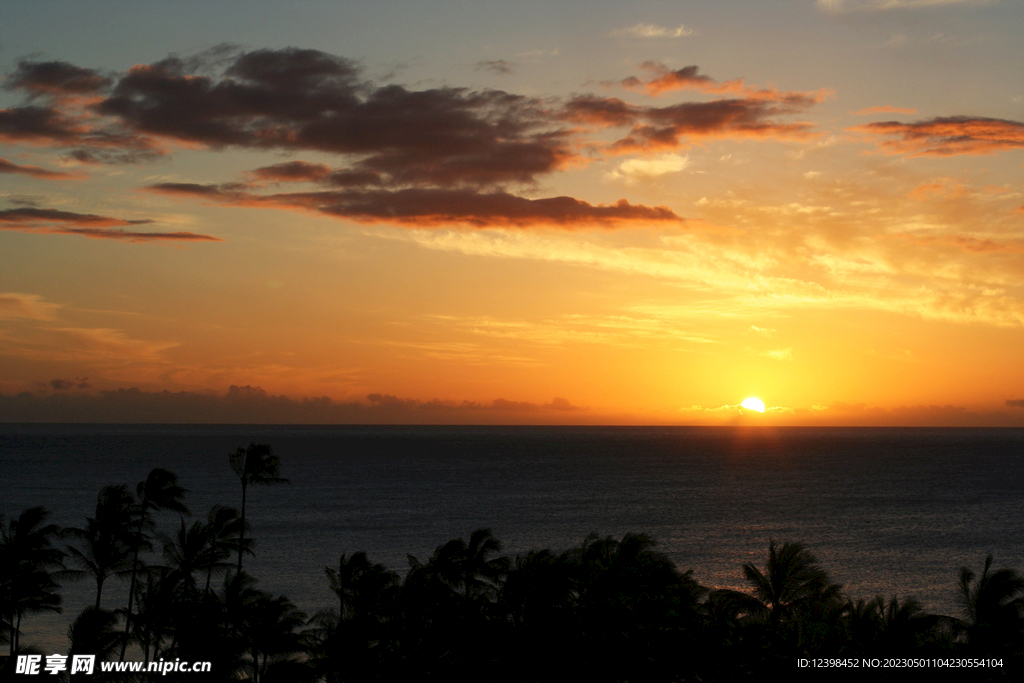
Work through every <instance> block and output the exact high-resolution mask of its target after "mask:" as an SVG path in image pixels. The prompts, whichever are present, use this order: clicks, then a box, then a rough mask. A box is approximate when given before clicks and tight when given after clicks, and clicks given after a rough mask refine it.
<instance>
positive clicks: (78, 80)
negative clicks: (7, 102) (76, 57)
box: [3, 60, 113, 97]
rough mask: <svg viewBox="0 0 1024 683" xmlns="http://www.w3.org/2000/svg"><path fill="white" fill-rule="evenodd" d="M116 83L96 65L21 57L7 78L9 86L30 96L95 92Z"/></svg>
mask: <svg viewBox="0 0 1024 683" xmlns="http://www.w3.org/2000/svg"><path fill="white" fill-rule="evenodd" d="M112 83H113V79H111V78H110V77H108V76H101V75H100V74H99V73H98V72H96V71H93V70H92V69H86V68H83V67H80V66H75V65H74V64H69V63H68V62H33V61H30V60H21V61H19V62H18V66H17V68H16V69H15V70H14V73H12V74H11V75H10V76H8V78H7V80H6V81H5V82H4V86H3V87H4V89H5V90H24V91H26V92H27V93H28V94H29V96H30V97H39V96H44V95H47V96H56V97H61V96H67V95H92V94H95V93H98V92H100V91H102V90H105V89H106V88H108V87H109V86H110V85H111V84H112Z"/></svg>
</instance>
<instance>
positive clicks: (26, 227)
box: [0, 208, 222, 242]
mask: <svg viewBox="0 0 1024 683" xmlns="http://www.w3.org/2000/svg"><path fill="white" fill-rule="evenodd" d="M152 222H153V221H152V220H149V219H141V220H125V219H121V218H111V217H109V216H97V215H95V214H86V213H75V212H73V211H60V210H58V209H37V208H19V209H5V210H2V211H0V230H20V231H23V232H38V233H44V234H53V235H80V236H82V237H91V238H93V239H114V240H123V241H127V242H151V241H167V240H172V241H185V242H195V241H206V242H221V241H222V240H221V239H219V238H217V237H211V236H210V235H199V234H196V233H192V232H135V231H129V230H121V229H115V228H118V227H120V226H131V225H145V224H149V223H152Z"/></svg>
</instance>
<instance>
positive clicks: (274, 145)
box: [0, 27, 825, 240]
mask: <svg viewBox="0 0 1024 683" xmlns="http://www.w3.org/2000/svg"><path fill="white" fill-rule="evenodd" d="M634 28H635V27H634ZM683 28H684V27H679V28H676V29H671V30H670V29H663V28H662V27H654V28H651V29H650V30H647V29H644V31H646V32H647V33H646V34H650V35H655V34H658V31H662V30H664V31H666V32H667V33H666V34H665V35H675V34H676V33H679V34H680V35H682V32H683ZM638 30H639V29H638ZM652 32H653V33H652ZM646 34H645V35H646ZM659 35H660V34H659ZM481 64H484V66H483V67H482V68H492V69H495V68H496V69H499V70H500V69H502V68H505V66H506V65H507V64H508V63H506V62H503V61H500V60H499V61H497V62H487V63H481ZM645 68H647V69H648V70H653V71H654V72H655V73H654V80H653V81H651V82H650V83H648V84H647V86H646V87H648V88H649V89H652V90H657V89H658V88H659V87H661V88H664V89H671V88H670V85H669V83H668V80H666V79H669V80H672V83H673V84H674V85H672V86H671V87H676V86H679V87H682V84H684V82H686V83H690V84H691V85H693V86H694V87H696V88H697V89H698V90H702V91H705V92H712V93H731V94H734V95H736V97H731V98H728V99H718V100H715V101H711V102H684V103H679V104H675V105H671V106H666V107H648V106H637V105H633V104H629V103H627V102H625V101H623V100H621V99H617V98H601V97H595V96H591V95H581V96H578V97H574V98H572V99H570V100H568V101H564V100H558V99H554V98H540V97H534V96H526V95H518V94H514V93H509V92H505V91H501V90H490V89H470V88H460V87H437V88H427V89H422V90H413V89H410V88H406V87H403V86H401V85H394V84H388V85H379V84H376V83H374V82H372V81H370V80H367V79H366V78H364V77H363V74H362V70H361V68H360V67H359V65H358V64H356V63H355V62H353V61H350V60H347V59H345V58H342V57H338V56H334V55H330V54H327V53H324V52H320V51H317V50H308V49H298V48H287V49H282V50H271V49H262V50H254V51H248V52H244V51H239V50H238V49H236V48H233V47H225V48H223V49H218V50H215V51H212V52H209V53H204V54H202V55H197V56H194V57H187V58H182V57H177V56H170V57H167V58H166V59H163V60H160V61H157V62H154V63H151V64H139V65H136V66H134V67H132V68H131V69H129V70H128V71H126V72H124V73H121V74H114V75H111V76H105V75H102V74H99V73H97V72H95V71H92V70H89V69H85V68H82V67H76V66H74V65H71V64H68V63H65V62H27V61H26V62H21V63H19V67H18V72H17V74H18V75H17V78H15V79H13V80H11V82H10V83H9V88H10V89H12V90H13V91H17V92H21V93H23V94H24V95H25V96H26V97H27V100H28V101H27V102H26V103H23V104H22V105H20V106H15V107H12V108H9V109H4V110H0V140H6V141H9V142H15V143H19V144H32V145H48V146H51V147H55V148H59V149H63V150H66V155H67V157H68V158H71V159H74V160H76V161H78V162H80V163H86V164H93V163H137V162H141V161H146V160H149V159H153V158H155V157H157V156H160V155H166V154H169V153H170V151H171V150H173V149H174V148H176V147H186V148H189V149H197V148H199V149H209V150H222V149H228V148H237V149H247V150H273V151H277V152H283V153H304V152H309V153H316V154H329V155H335V156H337V157H340V158H341V159H343V162H341V163H340V164H339V165H338V166H336V167H332V166H331V165H328V163H321V162H311V161H304V160H295V161H287V162H282V163H275V164H271V165H268V166H261V167H259V168H256V169H254V170H252V171H250V172H249V173H247V174H245V175H244V176H242V177H241V178H240V179H238V180H236V181H235V182H226V183H220V184H217V185H203V186H200V185H193V184H188V183H179V184H161V185H156V186H153V187H152V188H151V189H152V190H154V191H157V192H162V193H164V194H173V195H177V196H182V197H184V196H189V197H192V198H196V199H206V200H207V201H211V202H217V203H222V204H232V205H238V206H253V207H264V208H279V209H289V210H299V211H310V212H314V213H319V214H323V215H328V216H334V217H339V218H346V219H351V220H356V221H361V222H392V223H397V224H401V225H418V226H434V225H442V224H464V225H472V226H515V227H523V226H530V225H559V226H566V227H568V226H571V225H574V224H580V225H593V226H610V225H625V224H632V223H643V222H647V221H675V222H679V221H680V220H681V219H680V218H679V217H678V216H677V215H676V214H674V213H673V212H672V211H671V210H670V209H668V208H666V207H661V206H655V207H649V206H643V205H636V204H630V203H629V202H628V201H626V200H620V201H618V202H615V203H608V204H605V203H591V202H588V201H585V200H582V199H578V198H574V197H545V198H539V199H532V198H528V197H526V196H521V195H523V194H529V191H530V190H534V189H535V188H536V187H537V185H538V183H539V182H540V180H541V179H542V178H543V177H544V176H545V175H548V174H551V173H554V172H556V171H559V170H563V169H565V168H567V167H569V166H572V165H579V164H586V163H589V162H590V161H591V160H593V159H594V158H595V156H597V155H600V154H609V155H620V154H630V153H644V154H648V153H659V152H661V153H664V152H671V151H674V150H676V149H679V148H683V147H686V146H688V145H691V144H694V143H696V142H698V141H703V140H708V139H715V138H723V139H730V138H731V139H786V140H794V139H796V140H803V139H808V138H811V137H814V136H815V135H816V134H817V133H816V132H815V131H814V128H813V126H812V125H811V124H810V123H807V122H803V121H795V122H794V121H786V120H784V117H788V116H792V115H796V114H800V113H802V112H805V111H807V110H808V109H809V108H811V107H813V106H814V105H815V104H817V103H818V102H820V101H821V100H822V99H823V98H824V97H825V94H824V91H819V92H818V93H802V92H783V91H776V90H774V89H758V88H748V87H746V86H744V85H743V83H742V80H738V81H729V82H726V83H718V82H716V81H713V80H712V79H710V78H709V77H707V76H704V75H701V74H700V73H699V72H698V70H697V67H686V68H685V69H682V70H679V71H674V72H669V71H668V70H667V69H666V68H665V67H664V66H662V65H660V64H655V63H653V62H652V63H647V64H646V65H645ZM658 79H662V80H663V81H664V83H663V85H661V86H658V85H655V84H654V83H655V81H658ZM687 87H689V86H687ZM608 128H621V129H624V130H621V131H614V130H613V131H611V132H610V134H608V135H607V137H606V139H601V140H599V141H595V140H594V139H592V138H591V137H590V136H592V135H595V134H600V135H602V136H604V135H605V132H604V129H608ZM613 135H617V136H618V139H614V138H613V137H612V136H613ZM685 160H686V157H684V156H679V155H675V154H663V155H662V156H661V157H657V158H654V159H650V160H642V159H637V160H630V161H626V162H623V163H621V164H620V165H619V167H618V170H617V171H616V172H617V173H618V174H620V176H621V177H623V178H625V179H626V180H627V182H636V181H637V180H640V179H643V178H651V177H656V176H658V175H663V174H664V173H671V172H678V171H679V170H681V169H682V168H683V167H684V166H685V163H686V161H685ZM8 172H19V173H35V174H37V177H42V176H40V175H39V174H40V173H46V171H45V170H43V169H35V168H34V167H27V166H26V167H22V166H17V165H14V166H13V167H11V168H9V169H8ZM285 183H313V184H315V185H318V186H319V187H317V188H315V190H314V191H308V192H278V193H269V192H268V189H269V187H268V186H273V185H279V184H285ZM517 187H518V188H523V189H520V190H516V188H517ZM42 210H43V209H40V211H42ZM36 218H37V219H38V220H42V219H41V217H36ZM101 218H102V217H91V218H89V219H88V220H91V221H93V222H91V223H90V224H88V225H83V224H81V223H82V220H86V219H81V220H80V219H76V220H75V221H71V220H70V218H68V217H65V219H58V218H57V217H55V216H51V219H52V221H56V223H54V222H52V221H51V223H50V224H49V225H48V226H38V225H37V226H35V228H34V229H37V230H39V231H42V230H43V228H44V227H48V229H49V230H50V231H52V232H56V231H64V232H68V231H71V230H74V231H76V234H84V235H87V236H90V237H107V238H113V239H133V240H144V239H182V240H184V239H213V238H209V237H208V236H195V235H191V233H159V234H157V233H151V234H147V233H141V232H131V233H127V232H123V231H121V230H117V231H114V230H110V228H113V227H124V225H125V224H124V223H118V222H116V220H115V219H106V220H108V221H111V224H110V225H106V226H103V225H99V224H98V223H97V222H96V221H97V220H99V219H101ZM27 222H28V219H27V218H26V217H25V215H24V214H22V216H21V218H20V219H19V220H18V221H15V220H14V217H12V216H8V218H7V219H6V224H7V225H8V226H20V227H18V229H27V227H28V226H27ZM84 228H89V229H90V231H89V232H85V231H83V229H84Z"/></svg>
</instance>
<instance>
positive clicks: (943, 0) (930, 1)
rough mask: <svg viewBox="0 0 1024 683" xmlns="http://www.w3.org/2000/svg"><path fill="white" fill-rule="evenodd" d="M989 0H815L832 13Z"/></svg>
mask: <svg viewBox="0 0 1024 683" xmlns="http://www.w3.org/2000/svg"><path fill="white" fill-rule="evenodd" d="M989 1H990V0H816V4H817V5H818V8H819V9H822V10H824V11H826V12H832V13H837V14H838V13H843V12H884V11H888V10H902V9H913V8H917V7H935V6H940V5H981V4H986V3H987V2H989Z"/></svg>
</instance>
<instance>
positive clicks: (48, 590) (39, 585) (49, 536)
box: [0, 507, 64, 656]
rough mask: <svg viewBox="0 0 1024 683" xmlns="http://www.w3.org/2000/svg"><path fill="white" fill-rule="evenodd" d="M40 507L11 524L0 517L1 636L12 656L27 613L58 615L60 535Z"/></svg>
mask: <svg viewBox="0 0 1024 683" xmlns="http://www.w3.org/2000/svg"><path fill="white" fill-rule="evenodd" d="M49 514H50V513H49V512H47V511H46V510H45V509H44V508H42V507H34V508H29V509H28V510H25V511H24V512H22V513H21V515H19V516H18V517H17V518H16V519H12V520H11V521H10V524H5V523H4V520H3V518H2V517H0V621H2V628H0V635H6V637H7V638H8V639H9V642H10V652H11V655H12V656H13V655H14V653H15V651H17V650H18V647H19V638H20V635H21V620H22V618H23V617H24V616H25V615H26V614H39V613H41V612H60V603H61V598H60V594H59V593H58V588H59V586H58V585H57V583H56V581H55V580H54V574H53V572H52V570H55V569H58V568H60V567H62V564H61V562H62V560H63V558H64V552H63V551H61V550H60V549H59V548H56V547H55V546H54V545H53V542H54V540H55V539H56V538H57V536H58V535H59V529H58V527H57V526H56V525H55V524H45V521H46V518H47V517H48V516H49Z"/></svg>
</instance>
